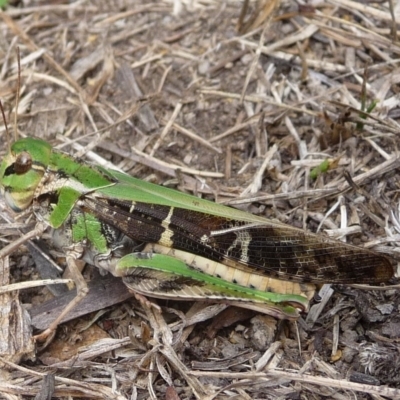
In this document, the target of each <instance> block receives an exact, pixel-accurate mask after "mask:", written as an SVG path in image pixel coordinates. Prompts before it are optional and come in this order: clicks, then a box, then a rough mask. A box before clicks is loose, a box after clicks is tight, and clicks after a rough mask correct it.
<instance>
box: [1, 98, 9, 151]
mask: <svg viewBox="0 0 400 400" xmlns="http://www.w3.org/2000/svg"><path fill="white" fill-rule="evenodd" d="M0 110H1V115H2V116H3V122H4V126H5V128H6V134H7V144H8V151H9V152H10V150H11V143H10V132H9V131H8V126H7V121H6V116H5V114H4V107H3V103H2V101H1V100H0Z"/></svg>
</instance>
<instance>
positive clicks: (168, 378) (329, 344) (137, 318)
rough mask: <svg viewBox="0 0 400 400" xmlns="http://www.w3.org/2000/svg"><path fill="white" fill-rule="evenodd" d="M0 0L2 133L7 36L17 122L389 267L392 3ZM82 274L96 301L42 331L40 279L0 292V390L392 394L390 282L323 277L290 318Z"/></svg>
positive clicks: (397, 382) (240, 395) (45, 300)
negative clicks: (46, 336)
mask: <svg viewBox="0 0 400 400" xmlns="http://www.w3.org/2000/svg"><path fill="white" fill-rule="evenodd" d="M10 3H12V5H9V6H8V7H7V8H6V10H5V11H4V12H3V13H1V14H0V52H1V56H0V65H1V70H0V74H1V79H0V98H1V101H2V102H3V105H4V109H5V115H6V119H7V122H8V126H9V127H10V130H11V131H13V127H14V125H15V124H14V114H15V113H14V110H15V98H16V94H17V87H18V73H17V71H18V67H17V47H18V48H19V52H20V58H21V75H22V77H21V84H20V86H21V88H20V100H19V107H18V131H19V135H20V136H36V137H40V138H44V139H46V140H47V141H49V142H50V143H52V144H53V145H54V146H57V147H59V148H61V149H63V150H64V151H67V152H69V153H71V154H74V155H77V156H85V158H87V159H88V160H90V161H92V162H93V161H94V162H101V163H112V164H113V165H115V166H117V167H118V168H121V169H123V170H124V171H127V172H128V173H129V174H132V175H134V176H136V177H139V178H142V179H145V180H149V181H151V182H155V183H159V184H163V185H167V186H169V187H173V188H177V189H179V190H180V191H185V192H188V193H191V194H195V195H196V196H202V197H204V198H207V199H211V200H214V201H217V202H222V203H224V204H228V205H231V206H234V207H238V208H240V209H243V210H246V211H249V212H252V213H254V214H258V215H263V216H266V217H268V218H275V219H278V220H280V221H281V222H284V223H287V224H289V225H292V226H296V227H299V228H302V229H306V230H310V231H312V232H316V231H317V230H318V231H319V232H322V233H320V234H321V235H330V236H331V237H333V238H336V239H338V240H344V241H347V242H348V243H352V244H356V245H358V246H365V247H368V248H371V249H373V250H374V251H377V252H381V253H384V254H386V255H387V256H389V257H390V258H391V259H392V260H393V264H394V265H397V263H396V259H399V255H398V247H397V241H398V239H399V233H398V232H400V230H399V227H400V223H399V222H398V221H399V187H400V180H399V178H398V176H397V171H398V168H399V167H400V157H399V144H400V141H399V133H400V126H399V117H400V112H399V110H400V108H399V104H400V100H399V90H400V73H399V67H398V64H399V60H400V58H399V56H400V42H399V39H398V37H397V29H398V25H399V24H398V23H396V18H397V20H399V18H400V3H398V2H396V1H392V2H375V3H373V2H368V1H365V2H361V1H360V2H356V1H352V0H327V1H325V2H317V1H315V2H313V1H310V2H307V3H305V2H300V1H298V2H295V1H279V0H274V1H259V2H249V4H247V6H248V7H247V8H246V7H245V3H244V1H243V0H240V1H236V0H227V1H217V0H206V1H196V0H193V1H184V0H183V1H181V0H175V1H168V0H165V1H153V2H151V1H133V0H125V1H123V0H117V1H114V2H112V4H113V5H112V6H111V5H110V4H111V2H109V1H104V0H97V1H96V0H93V1H84V0H81V1H70V2H67V1H62V0H58V1H53V2H45V1H34V0H31V1H29V0H26V1H20V2H10ZM0 130H1V143H2V146H1V157H2V156H3V155H4V154H5V153H6V151H7V136H6V132H5V128H4V126H2V127H1V128H0ZM96 157H97V158H96ZM105 165H107V164H105ZM346 174H347V175H346ZM347 176H349V177H351V179H347V178H346V177H347ZM1 206H2V216H3V218H4V219H3V221H1V225H0V226H1V228H2V233H3V235H4V236H3V237H2V243H4V244H6V243H8V242H10V241H12V240H14V239H15V238H16V237H17V236H18V232H17V231H16V229H17V228H21V227H22V226H25V225H26V224H29V221H28V222H25V221H16V222H14V223H12V224H11V223H10V222H8V220H7V219H5V218H6V216H7V211H6V209H5V205H4V201H3V200H1ZM31 226H32V224H31ZM29 254H30V253H29V252H28V251H27V249H26V247H25V246H23V247H20V248H19V249H17V250H16V251H15V252H14V253H13V254H12V255H11V256H10V259H9V261H8V260H7V259H6V260H4V266H3V269H2V271H3V274H4V276H3V277H2V284H3V285H6V284H8V283H18V282H21V281H27V282H29V281H32V280H36V279H40V276H39V273H38V270H37V269H36V268H35V265H34V260H35V259H36V262H37V263H38V264H42V263H44V262H42V261H38V260H41V258H39V257H41V256H39V255H37V254H36V255H35V256H34V257H33V258H32V256H30V255H29ZM33 254H35V253H33ZM56 261H57V262H58V263H59V264H62V263H63V260H62V258H59V259H56ZM8 267H9V268H10V271H11V275H10V277H9V276H8ZM84 274H85V277H86V278H87V279H88V280H91V281H92V282H100V284H99V285H97V286H96V285H94V288H93V289H92V290H91V292H92V295H93V296H96V291H97V297H89V300H88V301H87V302H86V306H83V305H81V306H80V308H79V307H78V308H79V310H78V311H77V314H76V315H75V316H76V317H77V318H74V319H72V320H71V321H69V322H66V323H65V324H62V325H61V326H60V327H59V328H58V330H57V334H56V335H55V337H54V338H52V341H51V343H50V344H49V345H47V346H44V345H43V344H42V343H36V344H34V343H33V342H32V341H31V336H32V332H31V329H34V328H36V329H43V326H44V327H45V326H46V324H48V323H49V321H51V317H50V316H49V312H50V310H53V309H54V308H55V306H54V300H51V297H52V296H51V295H50V292H49V291H48V289H46V288H42V287H41V288H36V289H32V288H30V289H26V290H21V291H20V292H19V296H18V293H17V292H12V293H6V294H1V295H0V296H3V297H2V299H0V310H1V313H0V317H1V320H0V339H1V342H2V343H3V345H2V347H1V348H0V355H1V358H0V361H2V363H3V364H2V368H1V371H0V398H4V399H25V398H35V399H50V398H57V399H71V398H73V399H92V398H93V399H164V398H165V399H168V400H171V399H195V398H197V399H227V398H229V399H325V398H329V399H349V398H351V399H382V398H391V399H393V398H399V399H400V378H399V376H400V371H399V365H400V362H399V359H400V352H399V340H400V317H399V307H400V304H399V302H400V296H399V294H398V291H397V289H396V288H390V289H385V290H371V289H369V290H365V289H358V288H353V287H348V286H344V285H334V284H333V285H324V286H323V287H322V288H317V290H320V292H319V295H317V296H316V297H317V300H318V301H315V300H312V301H311V303H312V305H313V307H312V309H311V311H310V312H309V313H308V314H307V313H303V314H302V315H301V317H300V318H299V319H298V320H297V321H296V322H293V321H292V322H290V321H285V320H276V319H274V318H272V317H270V316H266V315H263V314H257V313H255V312H254V313H250V312H249V311H243V310H241V309H235V308H226V305H221V304H219V305H213V304H209V303H182V302H174V301H169V302H166V301H161V300H159V301H157V303H158V304H159V305H160V306H161V307H162V309H163V313H162V314H157V313H156V312H155V311H153V310H146V309H143V308H142V306H141V305H140V304H139V303H138V302H137V301H136V300H135V298H132V297H130V295H129V293H128V292H127V291H126V290H125V288H124V286H123V285H121V282H120V280H118V279H117V280H115V279H112V278H110V277H102V276H99V274H98V272H97V270H96V269H94V268H90V267H88V268H86V269H85V272H84ZM96 280H97V281H96ZM104 282H106V283H104ZM392 283H393V284H395V283H396V279H393V282H392ZM113 285H115V286H113ZM96 288H97V289H96ZM104 288H108V289H109V290H110V291H109V294H107V295H105V294H104V292H102V291H101V290H104ZM378 289H380V288H378ZM60 292H63V291H62V290H60ZM68 295H69V294H68V293H63V294H61V296H60V298H61V299H64V300H62V301H61V300H60V302H61V303H60V304H61V307H62V306H63V305H65V304H66V302H67V300H66V298H67V296H68ZM52 301H53V302H52ZM21 304H23V306H21ZM43 304H45V305H44V306H43ZM46 304H50V305H49V306H47V308H44V309H43V307H46ZM41 307H42V308H41ZM85 307H86V308H85ZM26 309H27V310H28V311H29V312H30V315H31V316H32V321H33V322H30V321H29V318H28V316H27V314H26V312H25V310H26ZM43 310H45V311H43ZM38 315H39V316H41V317H43V318H44V322H43V321H42V322H38V319H39V317H38ZM46 318H47V319H46ZM31 324H32V325H31ZM41 324H42V325H41ZM43 324H44V325H43ZM34 332H36V330H35V331H34Z"/></svg>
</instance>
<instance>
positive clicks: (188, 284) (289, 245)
mask: <svg viewBox="0 0 400 400" xmlns="http://www.w3.org/2000/svg"><path fill="white" fill-rule="evenodd" d="M0 186H1V189H2V192H3V195H4V198H5V201H6V204H7V205H8V206H9V207H10V208H11V209H12V210H14V211H15V212H16V213H21V212H23V211H24V212H27V210H28V211H29V212H31V213H33V215H34V216H35V218H36V220H37V222H38V225H37V228H36V230H35V231H34V232H33V233H32V234H31V235H30V236H29V237H32V236H37V235H40V234H41V233H42V232H44V231H47V233H48V234H49V235H50V237H51V245H52V246H54V247H55V248H56V249H59V250H62V251H63V252H64V253H65V255H66V260H67V265H68V267H69V268H70V270H72V272H73V273H74V280H75V281H76V284H77V297H76V298H75V300H74V301H73V302H71V303H70V304H69V305H68V306H67V307H66V309H65V310H64V312H63V313H62V315H60V316H59V317H58V318H57V319H56V320H55V321H54V322H53V323H52V324H51V325H50V326H49V328H48V329H47V330H46V331H45V332H44V333H43V335H44V336H46V335H48V334H49V333H50V332H51V331H52V330H54V329H55V328H56V327H57V324H58V323H59V322H60V321H61V319H62V318H63V317H64V316H65V315H66V314H67V313H68V312H69V310H71V308H73V307H75V305H76V304H77V302H79V301H80V300H81V299H82V298H83V297H84V296H85V295H86V293H87V286H86V283H85V281H84V279H83V277H82V275H81V274H80V272H79V271H78V270H77V268H76V261H77V260H79V259H82V260H84V261H85V262H87V263H90V264H93V265H95V266H97V267H99V268H101V269H103V270H107V271H109V272H111V273H112V274H113V275H115V276H120V277H122V279H123V281H124V283H125V284H126V285H127V286H128V288H129V289H131V290H132V291H134V292H135V293H138V294H140V295H144V296H149V297H154V298H164V299H179V300H199V299H201V300H210V301H222V302H227V303H229V304H233V305H238V306H240V307H244V308H250V309H255V310H257V311H260V312H263V313H266V314H270V315H273V316H275V317H278V318H288V319H295V318H297V317H298V315H299V311H306V310H307V308H308V303H309V297H310V293H311V292H312V289H311V286H310V284H313V283H327V282H334V283H344V284H352V283H368V284H379V283H382V282H387V281H388V280H389V279H390V278H391V277H392V276H393V273H394V271H393V266H392V264H391V262H390V261H389V259H387V258H386V257H385V256H383V255H380V254H378V253H375V252H373V251H370V250H367V249H363V248H359V247H356V246H352V245H349V244H345V243H342V242H339V241H335V240H332V239H329V238H327V237H325V236H323V235H315V234H313V233H308V232H306V231H303V230H301V229H297V228H294V227H291V226H288V225H285V224H282V223H279V222H274V221H271V220H269V219H266V218H263V217H261V216H256V215H253V214H250V213H246V212H243V211H239V210H236V209H234V208H230V207H227V206H224V205H221V204H217V203H214V202H211V201H208V200H204V199H201V198H198V197H195V196H192V195H189V194H186V193H181V192H178V191H176V190H173V189H169V188H166V187H162V186H158V185H155V184H151V183H148V182H145V181H142V180H139V179H136V178H134V177H131V176H129V175H127V174H125V173H122V172H118V171H116V170H111V169H105V168H103V167H100V166H96V165H91V164H89V163H86V162H85V161H83V160H81V159H77V158H74V157H72V156H71V155H69V154H66V153H63V152H61V151H58V150H56V149H54V148H52V146H51V145H50V144H49V143H47V142H45V141H43V140H40V139H34V138H24V139H20V140H17V141H16V142H15V143H14V144H12V146H11V148H10V150H9V152H8V154H7V155H6V156H5V157H4V159H3V162H2V164H1V166H0ZM27 236H28V235H27ZM21 240H24V239H21ZM25 240H26V238H25ZM4 254H5V252H3V253H0V256H2V255H4Z"/></svg>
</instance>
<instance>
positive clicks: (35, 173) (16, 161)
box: [0, 138, 52, 212]
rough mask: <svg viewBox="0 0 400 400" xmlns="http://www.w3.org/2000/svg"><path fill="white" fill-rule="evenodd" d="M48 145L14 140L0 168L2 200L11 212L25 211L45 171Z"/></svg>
mask: <svg viewBox="0 0 400 400" xmlns="http://www.w3.org/2000/svg"><path fill="white" fill-rule="evenodd" d="M51 151H52V149H51V146H50V145H49V144H48V143H46V142H44V141H43V140H40V139H33V138H24V139H21V140H18V141H16V142H15V143H14V144H13V145H12V146H11V149H10V152H9V153H8V154H7V155H6V156H5V157H4V160H3V162H2V164H1V166H0V186H1V191H2V193H3V195H4V198H5V201H6V203H7V205H8V206H10V207H11V208H12V209H13V210H14V211H16V212H21V211H24V210H26V209H27V208H28V207H29V206H30V205H31V204H32V201H33V197H34V193H35V190H36V188H37V187H38V185H39V184H40V181H41V179H42V177H43V175H44V173H45V171H46V169H47V166H48V164H49V161H50V156H51Z"/></svg>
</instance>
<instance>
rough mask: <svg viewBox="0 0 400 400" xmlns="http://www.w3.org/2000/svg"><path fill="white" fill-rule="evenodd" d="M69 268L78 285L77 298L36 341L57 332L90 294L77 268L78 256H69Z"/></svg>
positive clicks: (36, 337)
mask: <svg viewBox="0 0 400 400" xmlns="http://www.w3.org/2000/svg"><path fill="white" fill-rule="evenodd" d="M67 268H68V271H69V274H70V276H71V279H73V280H74V282H75V285H76V296H75V297H74V298H73V299H72V300H71V301H70V302H69V303H68V304H67V306H66V307H65V308H64V309H63V311H62V312H61V313H60V314H59V315H58V317H57V318H56V319H55V320H54V321H53V322H52V323H51V324H50V325H49V326H48V328H47V329H46V330H44V331H43V332H42V333H40V334H39V335H35V336H34V337H33V339H34V340H36V341H44V340H46V339H47V337H48V336H49V335H50V334H51V333H52V332H54V331H55V330H56V328H57V326H58V325H59V324H60V322H61V321H62V320H63V318H64V317H65V316H66V315H67V314H68V313H69V312H70V311H71V310H73V309H74V308H75V307H76V306H77V305H78V304H79V302H80V301H81V300H82V299H83V298H84V297H85V296H86V295H87V294H88V292H89V289H88V286H87V284H86V281H85V279H84V278H83V276H82V273H81V271H80V270H79V268H78V266H77V258H76V255H67Z"/></svg>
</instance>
